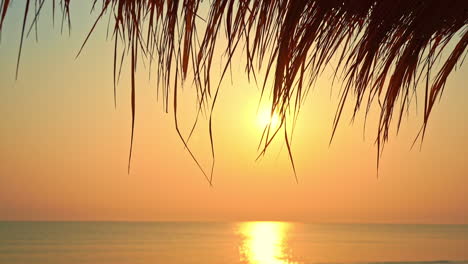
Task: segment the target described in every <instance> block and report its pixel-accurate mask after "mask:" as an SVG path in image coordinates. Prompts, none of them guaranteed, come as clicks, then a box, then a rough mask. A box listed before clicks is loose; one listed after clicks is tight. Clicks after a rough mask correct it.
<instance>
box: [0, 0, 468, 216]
mask: <svg viewBox="0 0 468 264" xmlns="http://www.w3.org/2000/svg"><path fill="white" fill-rule="evenodd" d="M86 2H87V1H80V2H76V3H75V2H73V4H72V5H73V6H72V12H71V19H72V28H71V32H70V35H69V34H68V30H65V29H64V32H63V33H62V34H61V33H60V25H59V23H56V24H55V27H52V19H51V13H50V9H51V8H50V7H44V8H45V9H44V11H43V12H44V13H43V14H42V16H41V18H40V22H39V29H38V42H36V41H35V36H34V33H32V34H31V35H30V37H29V38H28V39H26V40H25V43H24V46H23V53H22V58H21V64H20V72H19V77H18V79H17V80H15V69H16V57H17V52H18V47H19V39H20V34H21V32H20V28H21V19H20V17H21V13H22V11H23V8H24V7H23V6H22V5H21V6H19V5H18V4H19V2H18V1H13V2H12V7H11V10H10V11H11V12H10V13H9V14H8V15H7V17H6V20H5V25H4V31H3V32H2V36H1V43H0V80H1V81H0V86H1V87H0V98H1V100H2V102H1V103H0V115H1V116H2V118H3V120H2V122H1V123H0V220H51V221H59V220H74V221H81V220H83V221H93V220H99V221H100V220H102V221H108V220H112V221H244V220H283V221H301V222H352V223H369V222H373V223H444V224H445V223H446V224H468V196H467V195H466V186H468V177H466V176H467V175H468V165H467V158H466V157H467V154H468V140H467V136H466V134H467V132H468V125H467V124H468V122H467V121H468V112H467V111H468V110H467V108H466V106H465V104H466V103H465V98H466V96H467V89H466V84H467V83H468V68H467V66H466V64H465V65H463V66H462V67H461V68H459V69H458V70H457V71H456V72H453V73H452V75H451V76H450V78H449V80H448V82H447V85H446V90H445V92H444V94H443V97H442V99H441V101H440V102H439V103H438V104H437V105H436V107H435V109H434V110H433V113H432V116H431V120H430V123H429V127H428V131H427V134H426V137H425V140H424V143H423V144H422V147H421V148H419V147H420V145H416V147H415V148H413V149H411V145H412V142H413V140H414V138H415V136H416V135H417V132H418V129H419V127H420V125H421V122H422V114H423V111H422V108H419V109H418V108H417V107H416V106H415V105H413V106H412V109H411V112H410V114H409V116H408V117H407V118H406V119H405V120H404V121H403V125H402V128H401V130H400V133H399V134H398V135H396V133H395V131H394V130H393V131H392V134H391V137H390V142H389V143H388V144H387V145H386V146H385V149H384V152H383V156H382V159H381V163H380V168H379V171H378V177H377V168H376V151H377V150H376V146H375V144H374V139H375V135H376V134H375V132H376V129H375V127H376V118H375V116H373V115H372V114H371V115H370V117H369V121H368V123H367V129H366V131H365V133H363V121H364V113H360V115H359V116H358V118H357V119H356V121H355V122H354V123H351V122H350V118H351V111H349V110H350V109H349V107H348V110H346V111H345V113H344V114H343V118H342V122H341V125H340V126H339V128H338V131H337V134H336V136H335V138H334V140H333V142H332V144H331V145H329V140H330V136H331V132H332V122H333V117H334V114H335V110H336V107H337V104H338V96H339V92H338V91H339V85H337V84H336V83H335V85H334V86H333V87H332V85H331V78H330V75H331V74H329V73H327V72H325V73H324V74H323V75H322V76H321V77H320V78H319V80H318V81H317V84H316V86H314V87H313V88H312V90H311V92H310V93H309V95H308V97H307V100H306V102H305V104H304V106H303V107H302V109H301V113H300V115H299V119H298V124H297V128H296V130H295V132H294V137H293V142H292V151H293V155H294V158H295V165H296V169H297V177H298V183H296V180H295V178H294V173H293V171H292V168H291V163H290V162H289V158H288V155H287V151H286V147H285V145H284V142H283V141H282V139H281V138H277V139H276V140H275V141H274V144H273V145H272V146H271V148H270V149H269V150H268V152H267V154H266V156H265V157H263V158H262V159H260V160H258V161H256V157H257V155H258V154H259V152H258V150H257V145H258V143H259V140H260V136H261V132H262V129H263V127H262V118H261V116H262V115H263V114H262V113H264V112H265V111H267V110H266V109H268V108H267V101H263V103H261V104H260V106H259V100H260V90H259V88H258V87H257V86H256V85H255V84H254V83H249V82H248V80H247V78H246V75H245V73H244V70H243V64H242V63H241V62H239V63H234V64H233V65H234V67H233V75H232V77H227V79H226V81H225V82H223V87H222V89H221V92H220V97H219V101H218V103H217V107H216V109H215V112H214V116H213V132H214V143H215V150H216V163H215V171H214V180H213V186H210V185H209V184H208V183H207V181H206V180H205V178H204V176H203V174H202V173H201V172H200V170H199V169H198V168H197V166H196V164H195V163H194V162H193V160H192V159H191V157H190V155H189V154H188V152H187V150H185V149H184V146H183V144H182V142H181V141H180V140H179V138H178V136H177V133H176V130H175V126H174V116H173V112H172V110H171V111H169V113H164V111H163V107H162V102H161V100H158V98H157V93H156V91H157V86H156V84H155V82H156V81H155V79H156V78H155V74H156V73H155V72H153V73H152V74H148V65H143V64H141V65H139V66H138V67H139V68H138V73H137V109H136V114H137V116H136V121H135V138H134V151H133V159H132V163H131V172H130V173H127V165H128V163H127V162H128V151H129V143H130V128H131V123H130V122H131V121H130V120H131V119H130V118H131V111H130V100H129V98H130V78H129V73H130V72H129V71H128V70H126V69H127V68H129V66H130V65H129V64H128V63H126V64H124V70H123V72H122V77H121V80H120V83H119V86H118V91H117V107H114V97H113V81H112V69H113V42H112V41H111V40H110V39H106V34H105V31H106V23H101V24H99V25H98V27H97V28H96V31H95V34H93V36H92V37H91V39H90V40H89V42H88V44H87V46H86V47H85V50H84V52H83V53H82V54H81V55H80V56H79V57H78V58H76V59H75V56H76V54H77V52H78V50H79V48H80V46H81V44H82V43H83V40H84V39H85V37H86V35H87V33H88V31H89V29H90V28H91V26H92V23H93V22H94V20H93V19H92V18H95V17H96V13H93V14H91V15H89V10H90V6H89V4H88V3H86ZM56 18H60V17H56ZM58 20H59V19H58ZM56 22H57V20H56ZM221 43H222V42H221ZM219 68H221V64H220V63H219ZM214 71H215V72H216V71H218V72H219V69H216V67H215V69H214ZM193 90H194V88H193V87H191V86H190V85H189V84H185V87H184V90H183V92H182V95H181V97H182V98H181V102H182V103H181V104H180V111H181V113H180V115H181V120H180V124H181V130H182V134H184V135H188V132H189V130H190V127H191V124H192V122H193V120H194V117H195V115H194V111H195V101H194V91H193ZM257 108H258V109H259V110H258V111H257ZM259 116H260V117H259ZM364 134H365V135H364ZM190 146H191V150H192V151H193V152H194V153H195V155H196V157H197V158H198V159H199V160H200V163H201V164H202V166H203V167H204V168H206V169H207V170H209V167H210V165H211V155H210V145H209V137H208V127H207V122H206V119H202V121H201V122H200V126H199V128H198V129H197V131H196V133H195V134H194V136H193V137H192V139H191V140H190Z"/></svg>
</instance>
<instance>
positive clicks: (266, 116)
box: [257, 107, 281, 128]
mask: <svg viewBox="0 0 468 264" xmlns="http://www.w3.org/2000/svg"><path fill="white" fill-rule="evenodd" d="M257 122H258V124H259V125H260V126H261V127H262V128H265V127H266V126H270V127H271V128H277V127H278V126H279V125H280V123H281V119H280V117H279V115H278V113H276V112H274V113H273V115H272V114H271V109H270V108H268V107H264V108H263V109H261V110H259V112H258V115H257Z"/></svg>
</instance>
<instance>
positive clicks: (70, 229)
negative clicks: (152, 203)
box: [0, 222, 468, 264]
mask: <svg viewBox="0 0 468 264" xmlns="http://www.w3.org/2000/svg"><path fill="white" fill-rule="evenodd" d="M20 263H24V264H33V263H34V264H75V263H76V264H78V263H79V264H153V263H154V264H159V263H161V264H171V263H173V264H194V263H199V264H224V263H225V264H237V263H243V264H327V263H329V264H338V263H340V264H341V263H349V264H379V263H381V264H436V263H441V264H468V225H397V224H305V223H295V222H233V223H217V222H0V264H20Z"/></svg>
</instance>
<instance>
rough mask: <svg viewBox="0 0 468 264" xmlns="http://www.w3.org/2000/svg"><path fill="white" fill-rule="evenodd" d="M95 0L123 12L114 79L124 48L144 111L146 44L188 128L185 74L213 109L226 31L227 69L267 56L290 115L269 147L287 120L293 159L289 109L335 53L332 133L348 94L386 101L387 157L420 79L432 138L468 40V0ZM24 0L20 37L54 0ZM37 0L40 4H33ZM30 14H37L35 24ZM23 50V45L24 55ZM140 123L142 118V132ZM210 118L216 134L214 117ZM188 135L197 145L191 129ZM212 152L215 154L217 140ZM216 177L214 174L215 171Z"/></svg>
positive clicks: (111, 11)
mask: <svg viewBox="0 0 468 264" xmlns="http://www.w3.org/2000/svg"><path fill="white" fill-rule="evenodd" d="M93 1H94V4H93V9H96V11H95V12H98V13H99V15H98V18H97V20H96V22H95V24H94V26H96V24H97V23H99V22H101V20H102V19H103V17H104V16H105V15H109V16H110V18H111V19H112V21H113V23H111V25H112V26H111V27H113V39H114V41H115V50H114V83H115V80H116V78H117V76H118V75H119V68H120V66H119V65H121V64H122V63H121V61H122V60H123V58H124V56H125V55H129V57H130V60H131V77H132V85H131V91H132V93H131V94H132V96H131V107H132V110H131V111H132V117H134V116H135V89H136V87H135V70H136V64H137V58H138V53H143V54H144V55H145V56H146V57H147V58H149V60H151V61H153V62H154V63H156V64H157V77H158V79H159V84H160V86H159V89H161V91H162V92H163V95H164V104H165V107H166V109H167V108H168V107H169V105H170V104H171V103H170V102H169V100H170V97H171V96H170V95H172V100H173V102H172V105H173V109H174V113H175V120H176V129H177V132H178V133H179V135H181V133H180V131H179V128H178V126H177V102H178V100H177V92H178V89H179V86H180V85H179V86H178V83H179V82H180V81H181V80H185V79H186V78H187V76H191V75H189V73H193V76H194V77H193V80H190V81H193V83H194V84H195V87H196V89H197V93H198V96H197V100H198V103H199V106H200V107H199V108H200V111H203V110H207V111H208V113H209V114H210V113H212V111H213V107H214V104H215V102H216V97H217V94H218V89H219V83H216V84H214V85H213V84H212V81H211V79H212V78H210V73H211V64H212V61H213V56H214V52H215V47H216V44H217V41H218V39H219V37H225V38H226V39H227V46H225V47H222V48H223V49H224V50H225V56H226V58H227V59H226V65H225V68H224V71H223V72H222V77H223V76H224V75H225V74H226V69H228V67H229V65H230V63H231V58H232V56H233V54H234V53H235V51H236V50H238V49H239V46H241V48H242V49H244V54H245V56H246V57H245V63H246V72H247V74H248V76H251V75H252V76H253V77H254V78H255V80H257V76H256V72H257V71H258V69H259V68H260V67H261V66H262V65H264V66H266V73H265V76H264V77H265V78H264V80H267V79H268V78H271V79H272V80H273V83H274V84H273V86H272V87H267V86H266V85H265V83H266V81H265V82H264V84H263V90H264V91H265V90H269V89H271V92H272V104H271V111H272V113H273V112H277V113H278V114H279V115H280V117H281V127H280V128H278V129H270V128H269V127H267V128H266V129H265V132H264V135H263V137H262V146H263V147H262V149H261V154H263V153H264V152H265V150H266V148H267V147H268V145H269V144H270V142H271V140H272V138H274V137H275V136H276V135H277V134H278V133H279V131H280V130H281V129H283V128H284V135H285V141H286V143H287V146H288V150H289V154H290V157H291V161H292V155H291V149H290V144H289V137H290V135H289V134H288V129H286V127H287V126H286V122H287V121H288V118H287V117H288V113H290V112H291V113H293V115H292V116H293V118H294V117H295V116H296V115H297V113H298V110H299V107H300V105H301V102H302V101H303V99H304V96H305V94H306V93H307V90H308V89H309V87H310V86H311V85H312V84H313V82H314V80H316V79H317V77H318V76H319V75H320V73H321V72H322V71H323V70H324V68H325V67H326V65H327V64H328V63H329V62H330V60H331V59H332V57H335V58H338V67H336V70H335V77H336V78H339V79H340V80H341V81H342V82H343V88H342V91H341V99H340V101H339V105H338V108H337V112H336V117H335V120H334V123H333V128H334V129H333V133H332V138H333V135H334V133H335V131H336V128H337V126H338V123H339V121H340V118H341V114H342V110H343V107H344V105H345V103H347V102H349V101H353V102H354V114H356V113H357V112H358V111H359V110H360V108H361V107H362V106H364V108H365V111H366V113H367V112H368V111H369V109H370V106H371V104H372V103H375V102H377V103H378V104H379V106H380V118H379V124H378V130H377V135H376V144H377V148H378V151H377V161H378V159H379V155H380V151H381V149H382V148H383V144H384V143H385V142H386V141H387V140H388V134H389V128H390V125H391V124H392V121H393V120H394V119H396V122H397V127H398V128H399V126H400V124H401V119H402V114H403V113H404V112H405V111H407V110H408V106H409V104H410V98H411V96H412V95H413V94H414V93H415V92H416V84H417V83H419V82H422V83H423V84H424V85H425V94H424V121H423V124H422V128H421V131H420V134H418V135H419V136H420V137H421V138H423V137H424V132H425V129H426V124H427V122H428V118H429V115H430V113H431V111H432V109H433V106H434V103H435V102H436V100H437V99H438V98H439V97H440V96H441V94H442V92H443V90H444V86H445V83H446V81H447V78H448V76H449V75H450V74H451V73H452V71H453V70H454V69H455V68H456V67H457V65H458V64H461V63H462V62H463V59H464V56H466V52H467V51H466V47H467V45H468V26H467V24H468V23H467V22H468V2H467V1H466V0H425V1H421V0H353V1H352V0H275V1H265V0H214V1H211V2H209V3H207V5H209V13H208V15H207V17H201V16H200V15H199V9H200V5H201V2H202V1H199V0H182V1H179V0H93ZM24 2H25V11H24V20H23V28H22V32H23V34H22V36H21V44H20V46H21V45H22V41H23V38H24V37H23V36H24V34H25V32H27V30H25V29H27V27H28V26H29V25H30V26H31V28H32V25H34V24H35V23H36V21H37V17H38V15H39V13H40V10H41V9H42V7H43V5H44V3H45V2H47V1H46V0H24ZM50 2H51V3H52V6H53V9H55V6H56V5H58V6H60V8H61V10H62V13H63V17H62V24H63V22H64V21H65V22H68V23H69V22H70V7H71V1H70V0H60V1H58V0H50ZM56 2H57V3H56ZM10 4H11V0H1V4H0V32H1V29H2V27H3V26H4V25H3V21H4V19H5V16H6V15H7V14H8V7H9V5H10ZM33 4H35V5H34V7H35V9H34V11H31V10H30V9H32V8H31V7H30V6H33ZM30 13H32V14H33V20H32V21H33V22H32V23H31V24H28V25H26V21H27V17H28V14H30ZM200 25H203V26H200ZM94 26H93V28H92V29H91V30H90V32H89V35H88V37H87V38H86V40H85V41H84V44H83V46H85V44H86V41H87V40H88V38H89V37H90V35H91V34H92V32H93V30H94ZM200 28H201V29H200ZM30 30H31V29H30ZM456 35H458V36H457V37H456ZM452 39H456V40H457V43H456V45H455V47H454V48H453V49H449V48H448V46H447V43H448V42H449V41H450V40H452ZM82 48H83V47H82ZM442 51H447V52H449V55H448V56H447V57H446V59H444V61H442V66H441V67H440V69H439V70H438V71H436V72H434V70H433V65H434V63H435V61H437V60H440V59H441V52H442ZM80 52H81V50H80ZM20 55H21V49H20V53H19V56H18V63H19V59H20ZM351 95H354V96H351ZM210 116H211V115H210ZM395 117H396V118H395ZM353 118H354V117H353ZM133 124H134V123H133V119H132V138H133ZM209 126H210V129H209V131H210V138H211V139H212V132H211V118H210V122H209ZM270 130H271V131H270ZM281 131H282V130H281ZM180 137H181V139H182V141H183V142H184V144H185V145H186V146H187V143H186V142H187V141H186V140H185V138H184V137H182V136H180ZM189 152H190V150H189ZM212 152H213V155H214V148H213V144H212ZM190 154H191V155H192V153H191V152H190ZM192 157H193V158H194V159H195V157H194V156H193V155H192ZM130 158H131V147H130ZM195 161H196V159H195ZM197 164H198V162H197ZM293 166H294V163H293ZM200 168H201V167H200ZM202 171H203V169H202ZM204 173H205V172H204ZM205 176H207V175H206V174H205ZM207 179H208V180H209V181H210V182H211V176H210V177H208V176H207Z"/></svg>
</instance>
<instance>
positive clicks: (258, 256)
mask: <svg viewBox="0 0 468 264" xmlns="http://www.w3.org/2000/svg"><path fill="white" fill-rule="evenodd" d="M290 225H291V224H289V223H285V222H246V223H242V224H240V226H239V232H240V234H241V236H242V237H243V239H244V240H243V241H242V244H241V246H240V249H239V250H240V256H241V261H242V263H248V264H287V263H291V262H289V257H290V256H289V254H288V252H287V241H286V234H287V231H288V229H289V228H290Z"/></svg>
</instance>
